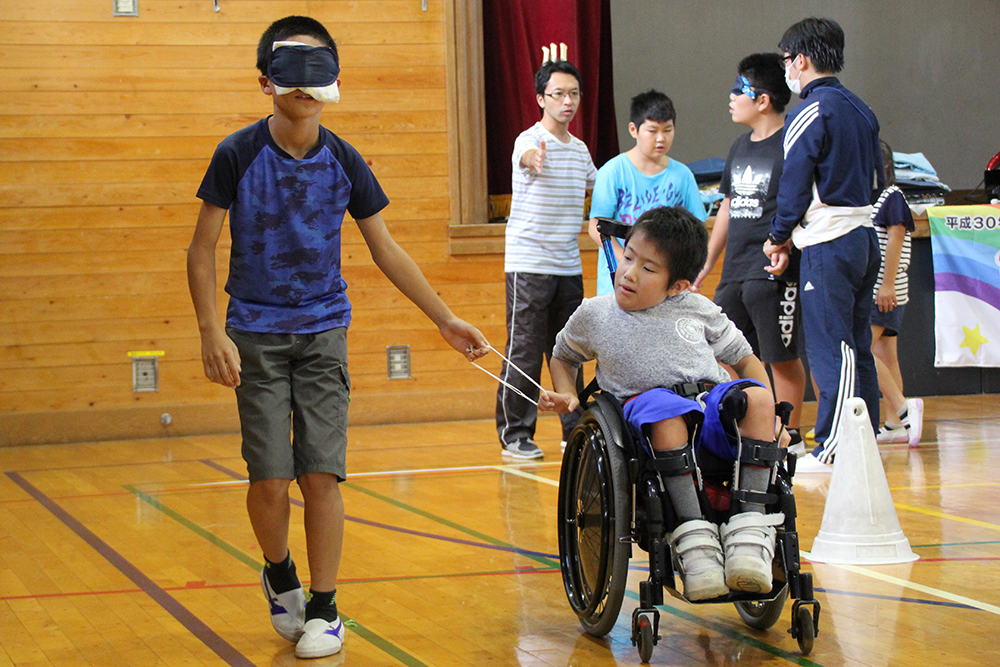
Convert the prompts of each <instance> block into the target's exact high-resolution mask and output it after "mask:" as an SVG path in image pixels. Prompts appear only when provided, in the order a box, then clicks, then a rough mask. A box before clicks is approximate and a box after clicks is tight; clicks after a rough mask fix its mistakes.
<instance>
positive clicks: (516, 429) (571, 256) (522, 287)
mask: <svg viewBox="0 0 1000 667" xmlns="http://www.w3.org/2000/svg"><path fill="white" fill-rule="evenodd" d="M580 80H581V78H580V73H579V71H577V69H576V67H574V66H573V65H572V64H571V63H570V62H568V61H565V60H560V61H555V62H547V63H544V64H543V65H542V67H541V69H539V70H538V73H537V74H536V75H535V99H536V101H537V102H538V106H539V107H540V108H541V113H542V117H541V119H540V120H539V121H538V122H537V123H535V124H534V125H533V126H532V127H530V128H528V129H527V130H525V131H524V132H522V133H521V135H520V136H519V137H518V138H517V140H516V141H515V142H514V153H513V156H512V162H513V175H512V179H511V181H512V182H511V185H512V195H511V202H510V217H509V218H508V220H507V229H506V243H505V249H504V252H505V256H504V272H505V273H506V291H507V308H506V310H507V348H506V355H505V356H506V357H507V359H509V360H510V363H508V362H507V361H505V362H504V364H503V368H502V369H501V371H500V377H501V378H502V382H501V383H500V386H499V388H498V390H497V403H496V423H497V434H498V435H499V437H500V444H501V447H502V448H503V451H502V454H503V456H504V457H508V458H514V459H537V458H541V457H542V456H544V453H543V452H542V450H541V449H540V448H539V447H538V445H536V444H535V441H534V435H535V423H536V420H537V416H538V407H537V404H536V403H535V402H533V401H532V400H529V399H527V398H525V397H524V396H534V397H537V396H538V388H537V386H536V385H537V383H538V381H539V380H540V378H541V374H542V361H543V359H548V358H550V356H551V354H552V348H553V346H554V345H555V338H556V334H557V333H559V331H560V330H561V329H562V328H563V326H564V325H565V324H566V321H567V320H568V319H569V316H570V315H572V314H573V311H575V310H576V308H577V306H579V305H580V302H581V301H583V266H582V264H581V262H580V248H579V244H578V240H577V237H578V236H579V234H580V230H581V228H582V223H583V208H584V199H585V197H586V194H587V190H590V189H592V188H593V187H594V179H595V178H596V176H597V169H596V168H595V167H594V162H593V160H592V159H591V157H590V151H589V150H588V149H587V146H586V144H584V143H583V142H582V141H580V139H578V138H576V137H574V136H573V135H572V134H570V132H569V124H570V122H571V121H572V120H573V118H574V117H575V116H576V112H577V110H578V109H579V107H580V96H581V89H580ZM515 369H520V370H521V371H523V372H524V373H525V375H527V376H528V377H525V376H524V375H522V374H521V373H520V372H518V370H515ZM529 378H530V379H529ZM531 380H534V383H532V381H531ZM511 386H513V387H514V388H516V391H515V390H514V389H511ZM580 388H581V389H582V380H581V387H580ZM522 394H523V395H522ZM535 400H537V398H536V399H535ZM560 419H561V420H562V431H563V441H565V440H566V438H567V437H568V435H569V433H570V431H572V430H573V427H574V426H575V425H576V422H577V421H578V420H579V413H577V414H568V415H560Z"/></svg>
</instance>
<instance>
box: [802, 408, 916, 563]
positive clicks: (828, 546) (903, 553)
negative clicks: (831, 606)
mask: <svg viewBox="0 0 1000 667" xmlns="http://www.w3.org/2000/svg"><path fill="white" fill-rule="evenodd" d="M842 419H843V424H842V425H841V428H843V439H842V440H841V441H840V444H839V445H838V446H837V455H836V457H835V458H834V461H833V473H832V476H831V479H830V491H829V493H828V494H827V498H826V507H825V508H824V510H823V523H822V524H821V526H820V529H819V534H818V535H816V540H815V541H814V542H813V546H812V551H811V552H810V553H809V554H808V555H807V556H806V557H807V558H808V559H809V560H811V561H816V562H818V563H848V564H852V565H884V564H888V563H907V562H909V561H914V560H917V558H918V556H917V555H916V554H915V553H913V550H912V549H910V542H909V540H907V539H906V535H904V534H903V531H902V529H901V528H900V527H899V518H898V517H897V516H896V507H895V506H894V505H893V504H892V495H891V494H890V493H889V483H888V482H887V481H886V479H885V469H884V468H883V467H882V459H881V458H880V457H879V453H878V444H877V443H876V442H875V431H873V430H872V425H871V422H870V421H869V419H868V409H867V408H866V407H865V402H864V400H862V399H860V398H852V399H849V400H848V401H847V402H846V403H845V405H844V416H843V417H842Z"/></svg>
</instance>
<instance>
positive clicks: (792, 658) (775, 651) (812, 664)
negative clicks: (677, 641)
mask: <svg viewBox="0 0 1000 667" xmlns="http://www.w3.org/2000/svg"><path fill="white" fill-rule="evenodd" d="M625 595H626V596H627V597H629V598H631V599H632V600H636V601H638V600H639V594H638V593H634V592H632V591H629V590H626V591H625ZM656 608H657V609H659V610H660V611H665V612H667V613H668V614H672V615H673V616H677V617H678V618H681V619H684V620H685V621H689V622H691V623H694V624H695V625H700V626H701V627H703V628H705V629H707V630H712V631H714V632H717V633H719V634H720V635H725V636H726V637H729V638H730V639H735V640H736V641H738V642H743V643H744V644H749V645H750V646H753V647H754V648H756V649H760V650H761V651H765V652H766V653H770V654H771V655H773V656H776V657H778V658H782V659H784V660H788V661H789V662H791V663H794V664H796V665H803V666H804V667H823V665H822V664H821V663H818V662H816V661H814V660H810V659H809V658H807V657H805V656H802V655H796V654H794V653H790V652H788V651H786V650H784V649H780V648H778V647H777V646H772V645H771V644H768V643H766V642H762V641H761V640H759V639H755V638H754V637H751V636H749V635H745V634H743V633H741V632H737V631H735V630H731V629H730V628H727V627H726V626H724V625H722V624H721V623H715V622H713V621H708V620H705V619H703V618H700V617H698V616H695V615H694V614H691V613H688V612H686V611H682V610H680V609H677V608H676V607H669V606H667V605H657V606H656ZM662 627H663V626H662V624H661V626H660V628H661V629H662ZM816 640H817V641H819V637H817V638H816Z"/></svg>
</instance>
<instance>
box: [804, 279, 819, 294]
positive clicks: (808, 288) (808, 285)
mask: <svg viewBox="0 0 1000 667" xmlns="http://www.w3.org/2000/svg"><path fill="white" fill-rule="evenodd" d="M814 289H816V288H815V287H813V284H812V283H811V282H810V281H808V280H807V281H806V284H805V286H803V288H802V291H803V292H809V291H812V290H814Z"/></svg>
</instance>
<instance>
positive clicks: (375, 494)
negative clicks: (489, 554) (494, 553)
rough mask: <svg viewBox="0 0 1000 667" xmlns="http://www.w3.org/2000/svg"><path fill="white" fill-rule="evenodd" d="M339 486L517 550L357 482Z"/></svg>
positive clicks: (538, 558) (549, 564)
mask: <svg viewBox="0 0 1000 667" xmlns="http://www.w3.org/2000/svg"><path fill="white" fill-rule="evenodd" d="M341 486H342V487H347V488H349V489H351V490H353V491H360V492H361V493H364V494H366V495H369V496H371V497H372V498H377V499H378V500H381V501H383V502H386V503H389V504H390V505H394V506H396V507H398V508H400V509H402V510H406V511H407V512H412V513H413V514H416V515H417V516H421V517H423V518H425V519H428V520H430V521H433V522H435V523H438V524H441V525H442V526H447V527H448V528H451V529H452V530H457V531H458V532H460V533H465V534H466V535H469V536H471V537H475V538H476V539H478V540H482V541H483V542H486V543H488V544H492V545H493V546H496V547H504V548H508V549H517V548H518V547H516V546H514V545H513V544H510V543H509V542H504V541H503V540H498V539H496V538H495V537H490V536H489V535H486V534H484V533H480V532H479V531H477V530H473V529H472V528H467V527H465V526H463V525H461V524H458V523H455V522H454V521H449V520H448V519H445V518H444V517H440V516H437V515H436V514H431V513H430V512H425V511H424V510H422V509H420V508H417V507H414V506H413V505H408V504H406V503H404V502H402V501H399V500H396V499H395V498H390V497H389V496H386V495H383V494H381V493H379V492H378V491H372V490H371V489H366V488H364V487H362V486H359V485H358V484H357V482H342V483H341ZM521 555H522V556H525V557H526V558H530V559H532V560H534V561H536V562H539V563H541V564H542V565H545V566H546V567H559V561H556V560H552V559H551V558H546V557H545V556H535V555H532V554H521Z"/></svg>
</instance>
